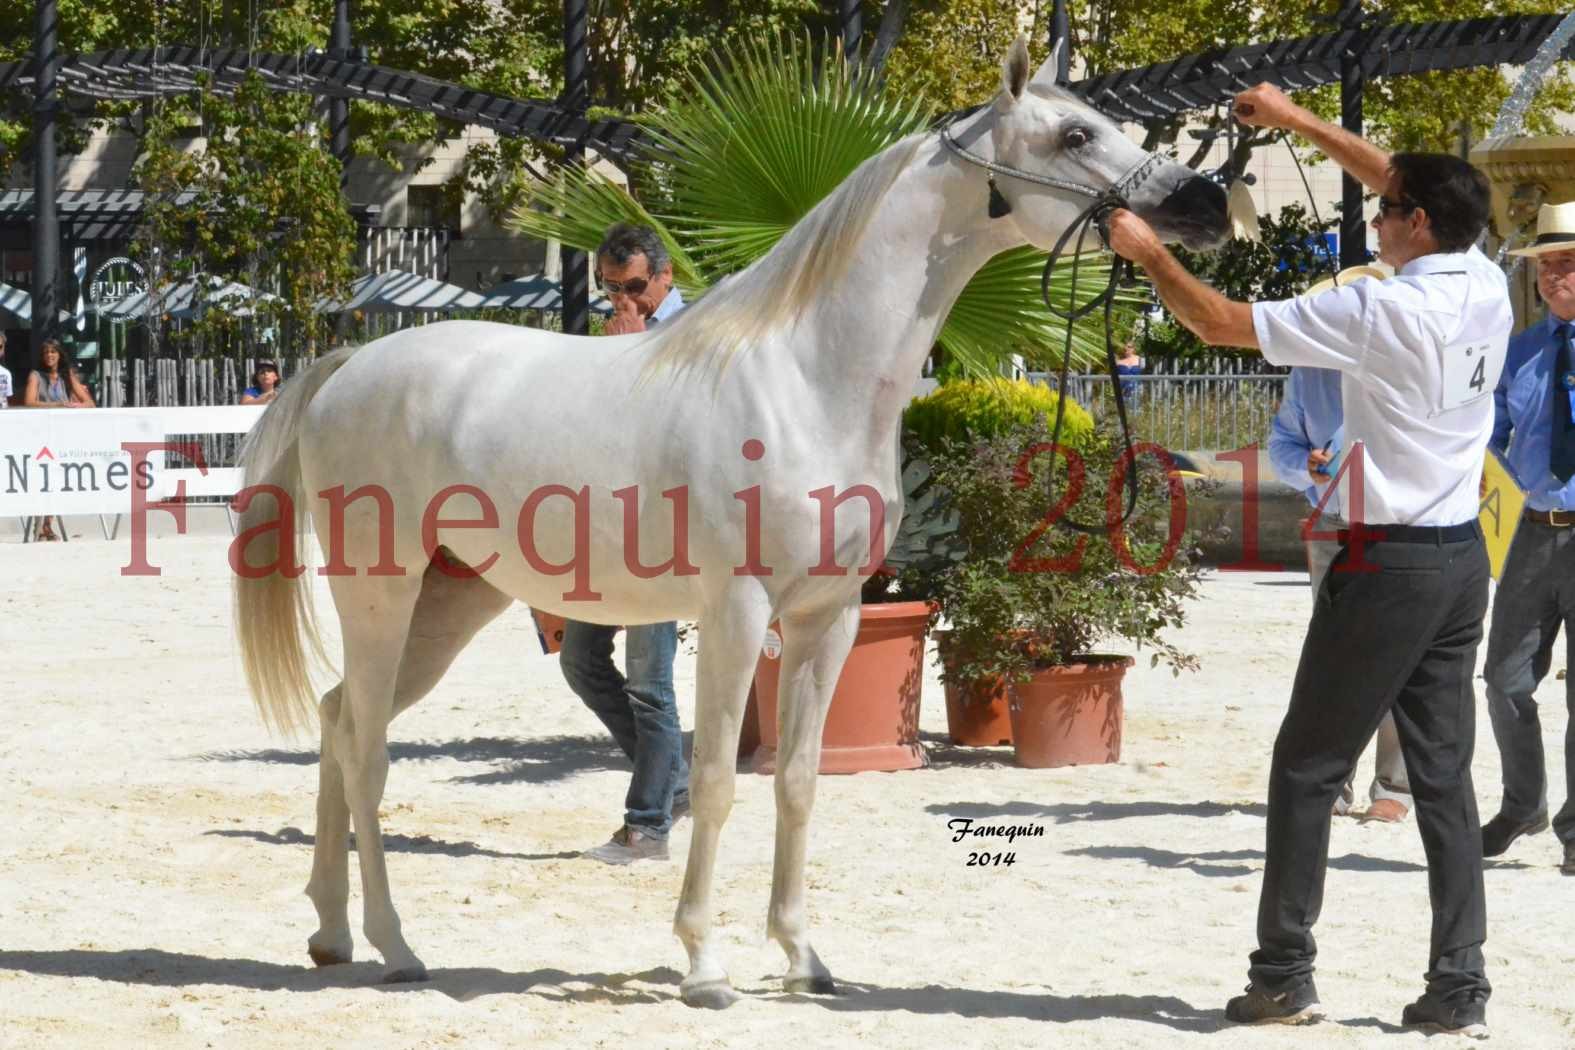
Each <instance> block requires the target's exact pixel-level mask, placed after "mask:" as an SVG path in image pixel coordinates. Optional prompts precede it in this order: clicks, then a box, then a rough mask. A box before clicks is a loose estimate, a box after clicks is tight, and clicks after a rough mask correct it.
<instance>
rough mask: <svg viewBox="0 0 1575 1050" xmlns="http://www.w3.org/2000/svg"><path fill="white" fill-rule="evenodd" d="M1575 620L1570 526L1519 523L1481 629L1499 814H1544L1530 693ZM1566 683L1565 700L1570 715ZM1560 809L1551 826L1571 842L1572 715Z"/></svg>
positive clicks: (1573, 704)
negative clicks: (1485, 628) (1489, 618)
mask: <svg viewBox="0 0 1575 1050" xmlns="http://www.w3.org/2000/svg"><path fill="white" fill-rule="evenodd" d="M1572 622H1575V529H1556V528H1553V527H1552V526H1549V525H1539V524H1537V523H1536V522H1533V521H1527V522H1522V523H1521V525H1520V528H1519V530H1518V531H1516V533H1515V544H1514V546H1512V547H1511V548H1510V550H1509V558H1508V560H1507V561H1506V562H1505V564H1504V578H1503V579H1501V580H1500V581H1499V584H1498V596H1497V597H1496V598H1495V599H1494V602H1493V625H1492V627H1491V628H1490V629H1489V632H1488V650H1487V666H1486V668H1485V669H1484V671H1483V677H1484V678H1486V679H1487V698H1488V716H1489V718H1491V719H1492V721H1493V738H1494V739H1495V740H1497V741H1498V754H1499V764H1500V766H1501V767H1502V769H1503V777H1504V799H1503V801H1502V802H1501V803H1499V812H1500V813H1502V814H1504V816H1506V817H1509V818H1511V819H1513V820H1522V821H1529V820H1532V819H1533V818H1535V817H1539V816H1541V815H1542V814H1544V813H1546V812H1547V811H1548V775H1547V767H1546V764H1545V762H1546V760H1545V759H1544V757H1543V751H1542V722H1541V720H1540V719H1538V717H1537V702H1536V701H1535V700H1533V699H1532V698H1531V694H1532V693H1534V692H1535V691H1536V689H1537V685H1538V684H1539V683H1540V682H1541V681H1542V679H1543V678H1545V677H1546V676H1547V673H1548V668H1549V667H1550V666H1551V665H1552V662H1553V643H1554V642H1555V641H1557V640H1558V636H1559V628H1560V627H1565V626H1566V625H1568V624H1570V623H1572ZM1564 645H1565V660H1566V664H1567V665H1575V660H1572V658H1575V651H1572V649H1571V633H1570V631H1569V630H1567V629H1566V630H1565V632H1564ZM1571 685H1572V683H1571V682H1570V681H1569V680H1568V679H1566V681H1565V683H1564V702H1565V704H1566V705H1567V706H1569V708H1570V711H1571V712H1572V714H1575V694H1572V693H1571V691H1570V690H1571ZM1564 786H1565V790H1564V799H1565V801H1564V807H1563V808H1562V809H1560V810H1559V813H1558V816H1557V817H1556V818H1555V819H1554V821H1553V830H1554V832H1555V833H1557V835H1558V836H1559V839H1560V841H1562V842H1565V843H1569V842H1575V717H1572V718H1571V719H1570V722H1569V724H1568V725H1567V726H1566V727H1565V730H1564Z"/></svg>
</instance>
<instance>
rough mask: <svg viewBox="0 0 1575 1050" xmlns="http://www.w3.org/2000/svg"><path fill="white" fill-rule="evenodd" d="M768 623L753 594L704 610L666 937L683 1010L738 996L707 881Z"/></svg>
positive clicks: (728, 804)
mask: <svg viewBox="0 0 1575 1050" xmlns="http://www.w3.org/2000/svg"><path fill="white" fill-rule="evenodd" d="M769 619H770V609H769V606H768V605H767V603H766V599H765V596H764V595H763V594H759V593H754V594H750V595H749V596H748V597H740V598H737V599H736V600H735V601H733V602H731V603H728V604H725V605H718V606H713V607H711V608H708V609H707V610H706V615H705V617H704V618H703V620H702V621H701V630H700V658H699V667H698V672H699V673H698V675H697V676H696V682H695V744H694V761H693V762H691V763H690V769H689V801H690V804H691V806H692V807H693V808H692V812H693V815H694V821H695V826H694V833H693V835H692V836H691V838H690V840H689V864H688V866H687V867H686V868H685V869H684V888H683V894H682V896H681V897H680V898H679V901H678V914H677V916H676V917H675V918H674V920H673V932H674V933H676V934H677V935H678V939H679V940H680V941H682V942H683V944H684V947H685V948H686V949H687V950H688V952H689V973H688V975H687V976H686V977H685V978H684V979H683V983H682V984H680V985H679V993H680V994H681V995H682V996H683V1000H684V1002H685V1003H688V1004H689V1005H690V1006H704V1007H709V1008H712V1009H719V1008H721V1007H724V1006H730V1005H731V1004H732V1003H734V1002H735V1001H737V999H738V993H737V992H736V991H734V990H733V986H732V984H731V983H730V982H729V981H728V979H727V971H726V970H725V969H724V968H723V966H722V963H721V960H720V959H718V958H717V955H718V953H717V949H716V934H715V932H714V931H713V930H712V928H711V919H712V914H713V909H712V905H711V884H712V881H713V878H714V875H715V872H716V848H717V841H718V839H719V838H720V837H721V833H722V825H723V823H725V822H726V820H727V815H728V813H729V812H731V810H732V808H733V781H734V778H735V777H736V776H737V771H738V734H739V730H740V728H741V727H742V725H743V718H744V704H745V701H746V699H747V697H748V694H749V678H750V675H751V674H753V673H754V668H755V661H756V658H757V657H756V653H758V652H759V651H760V640H761V638H762V637H763V636H764V635H765V632H766V625H767V622H768V621H769Z"/></svg>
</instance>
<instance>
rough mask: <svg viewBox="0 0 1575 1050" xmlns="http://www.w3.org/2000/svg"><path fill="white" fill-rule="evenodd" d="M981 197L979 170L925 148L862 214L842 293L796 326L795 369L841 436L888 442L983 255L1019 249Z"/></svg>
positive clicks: (1006, 222) (934, 147) (1013, 233)
mask: <svg viewBox="0 0 1575 1050" xmlns="http://www.w3.org/2000/svg"><path fill="white" fill-rule="evenodd" d="M987 199H988V189H987V186H986V183H985V177H984V172H983V171H982V170H980V169H977V168H973V167H971V166H969V167H966V168H964V167H963V166H961V165H959V164H958V163H956V162H955V160H954V159H953V158H952V157H951V156H950V155H949V154H947V153H946V151H945V148H944V147H943V146H942V145H941V144H940V142H939V141H938V139H936V138H930V139H928V140H926V141H925V142H924V143H923V144H922V145H921V146H920V147H919V149H918V151H917V152H916V153H915V154H914V156H913V157H912V158H911V159H910V160H909V162H908V165H907V167H906V168H905V170H904V171H903V172H902V174H900V175H899V176H898V177H897V179H896V181H895V182H893V184H892V187H891V189H890V191H889V192H888V193H887V194H886V196H885V197H884V198H883V200H882V201H881V203H880V204H879V205H878V206H877V209H876V212H875V214H874V215H873V216H871V218H870V221H869V223H868V225H867V226H866V227H865V229H864V232H863V234H862V236H861V237H860V239H859V242H858V247H857V251H856V253H855V260H854V262H853V263H852V265H850V266H849V268H848V272H847V274H846V276H845V277H844V278H843V281H842V283H841V286H840V287H839V288H838V289H837V291H836V293H835V294H833V295H831V296H828V297H827V299H826V301H824V302H823V303H821V304H819V305H818V306H817V307H816V308H815V309H814V310H813V311H812V312H811V314H810V315H808V316H806V317H805V318H804V319H803V320H802V321H801V323H800V327H799V329H798V331H797V332H796V333H795V340H794V343H795V350H796V352H797V353H798V354H799V355H801V366H802V368H803V370H804V372H805V374H806V376H807V377H808V378H809V379H810V382H811V383H812V384H813V385H814V386H815V387H816V388H817V389H818V390H819V391H820V392H822V394H823V395H824V397H825V399H826V401H825V408H826V411H827V414H828V415H830V416H832V417H833V418H840V419H843V420H847V421H850V422H853V423H854V428H855V429H854V430H853V432H852V433H850V434H849V437H857V436H858V435H864V436H866V438H867V440H868V441H871V442H875V443H876V444H877V445H878V444H879V443H881V442H886V441H890V440H891V437H892V435H893V434H894V433H895V432H896V427H897V420H898V418H899V417H900V415H901V413H902V410H903V408H904V407H905V406H906V405H907V403H908V401H909V400H910V399H911V397H912V396H913V385H914V381H915V380H916V379H918V377H919V374H920V371H921V369H922V368H923V365H924V360H925V358H926V357H928V356H929V353H930V348H931V347H932V346H933V345H934V344H935V339H936V336H937V335H938V334H939V333H940V330H941V325H942V324H943V323H944V322H945V320H946V315H947V314H948V313H949V312H950V311H951V308H952V304H953V303H954V302H956V301H957V296H958V295H959V294H961V292H962V290H963V288H964V286H966V285H967V283H968V281H969V280H971V279H972V278H973V275H974V274H976V273H977V272H978V271H979V268H980V267H982V266H983V265H984V264H985V263H986V262H988V261H989V260H990V258H991V257H992V256H994V255H996V254H998V253H999V252H1001V251H1004V250H1006V249H1007V248H1010V247H1013V246H1014V245H1018V244H1021V243H1023V238H1022V236H1021V234H1020V233H1019V232H1018V230H1017V227H1016V225H1015V224H1014V223H1012V222H1011V220H1010V219H993V220H992V219H990V218H989V217H988V215H987V213H986V203H987ZM806 327H808V328H809V329H811V330H810V331H806V330H805V329H806ZM866 427H867V429H866Z"/></svg>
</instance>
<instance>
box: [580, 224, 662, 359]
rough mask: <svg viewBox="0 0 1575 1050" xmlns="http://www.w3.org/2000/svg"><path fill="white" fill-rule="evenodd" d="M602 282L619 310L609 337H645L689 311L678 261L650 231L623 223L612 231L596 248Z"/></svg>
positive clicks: (606, 332) (609, 326) (609, 324)
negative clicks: (678, 281) (676, 281)
mask: <svg viewBox="0 0 1575 1050" xmlns="http://www.w3.org/2000/svg"><path fill="white" fill-rule="evenodd" d="M596 280H597V283H598V284H600V285H601V286H602V289H603V291H605V292H606V293H607V298H608V299H610V300H611V301H612V305H613V315H612V317H610V318H608V320H607V327H606V328H605V329H603V334H604V335H629V334H631V333H633V332H644V331H646V330H648V329H650V328H653V327H655V326H656V325H658V324H660V323H661V322H663V321H665V320H667V318H669V317H671V316H673V315H674V314H676V313H677V312H678V311H680V310H682V309H683V308H684V297H683V295H682V294H680V293H679V291H678V289H677V288H674V287H673V263H672V259H671V257H670V256H669V255H668V254H667V248H666V247H665V246H664V245H663V244H662V239H661V238H660V237H658V236H657V235H656V231H655V230H653V229H651V228H650V227H648V226H635V225H633V224H632V223H625V222H620V223H618V224H617V225H615V226H613V227H612V228H611V229H609V230H608V231H607V236H606V237H604V238H603V239H602V245H601V247H600V248H598V249H596Z"/></svg>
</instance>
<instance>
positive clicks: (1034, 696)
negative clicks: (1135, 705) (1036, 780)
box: [1008, 656, 1133, 769]
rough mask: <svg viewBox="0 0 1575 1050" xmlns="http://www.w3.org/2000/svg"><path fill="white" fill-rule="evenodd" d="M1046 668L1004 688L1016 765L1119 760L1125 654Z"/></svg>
mask: <svg viewBox="0 0 1575 1050" xmlns="http://www.w3.org/2000/svg"><path fill="white" fill-rule="evenodd" d="M1087 660H1088V662H1087V663H1079V664H1068V665H1066V666H1064V667H1048V668H1046V669H1044V670H1043V671H1040V672H1038V673H1037V674H1036V675H1034V677H1033V678H1032V679H1030V680H1029V681H1028V682H1026V683H1024V684H1021V685H1013V686H1011V687H1010V688H1009V689H1008V693H1009V695H1010V697H1011V703H1010V705H1009V706H1010V709H1011V713H1012V740H1013V747H1014V748H1015V750H1016V752H1017V764H1018V765H1020V766H1027V767H1028V768H1030V769H1045V768H1049V767H1051V766H1087V765H1099V764H1101V763H1106V762H1115V761H1118V760H1119V759H1120V758H1121V723H1122V708H1121V680H1122V678H1124V677H1125V676H1126V673H1127V668H1129V667H1131V666H1132V662H1133V661H1132V658H1131V657H1130V656H1108V657H1101V656H1093V657H1088V658H1087Z"/></svg>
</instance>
